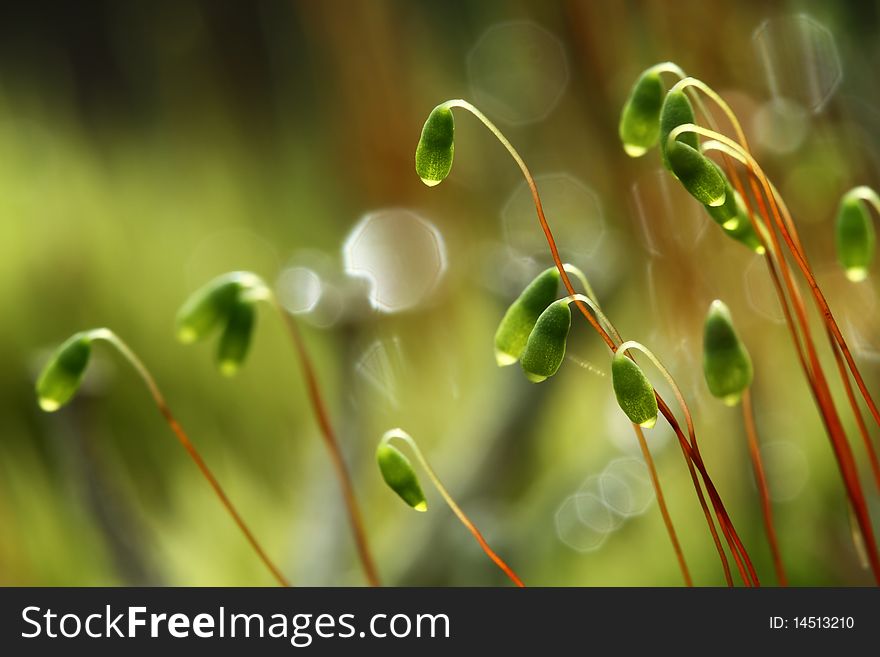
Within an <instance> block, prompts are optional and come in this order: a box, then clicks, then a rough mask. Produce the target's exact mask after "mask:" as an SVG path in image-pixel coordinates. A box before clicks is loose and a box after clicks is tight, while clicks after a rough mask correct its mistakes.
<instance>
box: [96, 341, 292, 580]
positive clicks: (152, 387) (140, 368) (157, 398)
mask: <svg viewBox="0 0 880 657" xmlns="http://www.w3.org/2000/svg"><path fill="white" fill-rule="evenodd" d="M88 335H89V337H90V338H91V339H93V340H103V341H104V342H107V343H108V344H110V345H111V346H113V347H114V348H115V349H116V350H117V351H118V352H119V353H120V354H122V356H123V358H125V360H126V361H128V363H129V364H130V365H131V366H132V367H133V368H134V369H135V371H136V372H137V373H138V375H139V376H140V378H141V379H142V380H143V382H144V383H145V384H146V386H147V389H148V390H149V391H150V395H151V396H152V397H153V401H154V402H155V403H156V406H157V407H158V408H159V412H160V413H161V414H162V417H164V418H165V421H166V422H167V423H168V426H170V427H171V430H172V431H173V432H174V435H175V436H176V437H177V439H178V440H179V441H180V444H181V445H183V448H184V449H185V450H186V452H187V454H189V456H190V458H192V460H193V461H194V462H195V464H196V466H197V467H198V469H199V471H200V472H201V473H202V475H203V476H204V477H205V479H207V480H208V483H209V484H210V485H211V488H212V489H213V490H214V493H215V494H216V495H217V497H218V499H219V500H220V502H221V504H222V505H223V507H224V508H225V509H226V511H227V512H228V513H229V515H230V516H232V519H233V520H234V521H235V524H236V525H238V528H239V529H240V530H241V533H242V534H244V537H245V538H246V539H247V541H248V543H249V544H250V546H251V547H252V548H253V550H254V552H256V553H257V556H258V557H259V558H260V560H261V561H262V562H263V564H264V565H265V566H266V568H268V569H269V571H270V572H271V573H272V576H273V577H274V578H275V580H276V581H277V582H278V584H280V585H281V586H290V582H288V581H287V579H286V578H285V577H284V575H282V574H281V571H280V570H279V569H278V568H277V567H276V566H275V564H274V563H272V560H271V559H269V557H268V556H267V554H266V552H265V551H264V550H263V548H262V547H261V546H260V544H259V543H258V542H257V539H256V538H255V537H254V535H253V533H251V530H250V529H249V528H248V526H247V525H246V524H245V522H244V520H243V519H242V517H241V515H240V514H239V513H238V511H237V510H236V509H235V507H234V506H233V505H232V502H231V501H230V500H229V497H227V495H226V493H225V491H224V490H223V488H222V487H221V486H220V483H219V482H218V481H217V478H216V477H215V476H214V474H213V473H212V472H211V470H210V469H209V468H208V466H207V464H206V463H205V461H204V460H203V459H202V457H201V455H200V454H199V452H198V450H196V448H195V445H193V444H192V442H191V441H190V439H189V436H187V434H186V433H185V432H184V430H183V428H182V427H181V426H180V423H178V421H177V420H176V418H175V417H174V415H172V413H171V409H169V407H168V404H167V402H166V401H165V397H164V396H163V395H162V392H161V391H160V390H159V386H158V385H157V384H156V380H155V379H154V378H153V375H152V374H150V371H149V370H148V369H147V368H146V366H145V365H144V364H143V362H142V361H141V359H140V358H138V356H137V354H135V353H134V352H133V351H132V350H131V348H130V347H129V346H128V345H127V344H126V343H125V342H123V341H122V339H121V338H120V337H119V336H117V335H116V334H115V333H114V332H113V331H111V330H110V329H95V330H93V331H89V333H88Z"/></svg>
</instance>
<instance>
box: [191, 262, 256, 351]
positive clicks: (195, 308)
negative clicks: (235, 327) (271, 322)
mask: <svg viewBox="0 0 880 657" xmlns="http://www.w3.org/2000/svg"><path fill="white" fill-rule="evenodd" d="M258 284H261V281H260V279H259V277H257V276H256V274H252V273H250V272H241V271H235V272H230V273H228V274H223V275H222V276H218V277H217V278H215V279H213V280H211V281H209V282H208V283H206V284H205V285H204V286H202V287H201V288H199V289H198V290H196V291H195V292H193V294H191V295H190V297H189V298H188V299H187V300H186V301H185V302H184V304H183V306H181V308H180V311H179V312H178V313H177V339H178V340H180V341H181V342H183V343H186V344H188V343H191V342H195V341H197V340H204V339H205V338H206V337H208V336H209V335H210V334H211V333H212V332H213V331H214V330H215V329H216V328H217V327H219V326H221V325H222V324H223V323H224V321H225V320H226V318H227V317H228V316H229V313H230V311H231V310H232V307H233V306H234V305H235V302H236V299H238V296H239V294H240V293H241V291H242V290H243V289H246V288H249V287H253V286H255V285H258Z"/></svg>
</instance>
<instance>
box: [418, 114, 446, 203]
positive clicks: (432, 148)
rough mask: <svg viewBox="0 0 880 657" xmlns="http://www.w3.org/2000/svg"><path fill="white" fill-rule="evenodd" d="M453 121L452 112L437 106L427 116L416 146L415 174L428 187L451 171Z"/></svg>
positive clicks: (437, 182)
mask: <svg viewBox="0 0 880 657" xmlns="http://www.w3.org/2000/svg"><path fill="white" fill-rule="evenodd" d="M454 151H455V120H454V119H453V117H452V110H451V109H449V108H448V107H446V106H445V105H438V106H437V107H435V108H434V109H433V110H431V113H430V114H429V115H428V120H427V121H425V125H424V126H423V127H422V136H421V138H420V139H419V144H418V146H416V173H417V174H419V178H421V179H422V182H423V183H425V184H426V185H427V186H428V187H433V186H434V185H437V184H439V183H440V182H442V181H443V179H444V178H446V176H448V175H449V171H450V170H451V169H452V156H453V153H454Z"/></svg>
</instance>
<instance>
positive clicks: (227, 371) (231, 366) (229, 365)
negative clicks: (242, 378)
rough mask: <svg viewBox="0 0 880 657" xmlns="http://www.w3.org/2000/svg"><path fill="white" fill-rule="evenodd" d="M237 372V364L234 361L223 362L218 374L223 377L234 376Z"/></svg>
mask: <svg viewBox="0 0 880 657" xmlns="http://www.w3.org/2000/svg"><path fill="white" fill-rule="evenodd" d="M236 372H238V363H236V362H235V361H234V360H224V361H223V362H221V363H220V373H221V374H222V375H223V376H234V375H235V373H236Z"/></svg>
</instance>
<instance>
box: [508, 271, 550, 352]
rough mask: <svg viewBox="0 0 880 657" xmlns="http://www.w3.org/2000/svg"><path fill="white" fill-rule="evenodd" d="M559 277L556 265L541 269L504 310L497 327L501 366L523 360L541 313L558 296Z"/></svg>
mask: <svg viewBox="0 0 880 657" xmlns="http://www.w3.org/2000/svg"><path fill="white" fill-rule="evenodd" d="M559 279H560V276H559V271H558V270H557V269H556V268H555V267H551V268H550V269H546V270H545V271H543V272H541V273H540V274H538V276H536V277H535V279H534V280H533V281H532V282H531V283H529V284H528V286H526V289H525V290H523V291H522V294H520V295H519V297H517V299H516V301H514V302H513V303H512V304H511V305H510V307H509V308H508V309H507V311H506V312H505V313H504V317H502V318H501V323H500V324H498V330H496V331H495V360H496V362H497V363H498V366H499V367H504V366H506V365H512V364H513V363H515V362H516V361H517V360H519V357H520V355H521V354H522V352H523V350H524V349H525V348H526V343H527V342H528V341H529V335H530V334H531V332H532V329H533V328H535V322H537V321H538V317H540V315H541V313H542V312H544V310H545V309H546V308H547V306H549V305H550V304H551V303H553V302H554V301H555V300H556V291H557V289H558V288H559Z"/></svg>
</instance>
